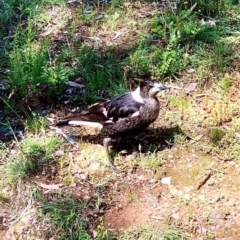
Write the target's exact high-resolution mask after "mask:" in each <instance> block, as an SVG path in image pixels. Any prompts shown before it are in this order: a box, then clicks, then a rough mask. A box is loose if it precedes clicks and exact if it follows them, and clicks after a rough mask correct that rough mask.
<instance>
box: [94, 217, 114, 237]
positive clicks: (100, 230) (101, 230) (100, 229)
mask: <svg viewBox="0 0 240 240" xmlns="http://www.w3.org/2000/svg"><path fill="white" fill-rule="evenodd" d="M97 239H98V240H115V239H116V236H115V234H114V233H112V232H110V231H109V230H107V229H106V228H105V227H104V223H103V218H102V217H100V218H99V223H98V226H97Z"/></svg>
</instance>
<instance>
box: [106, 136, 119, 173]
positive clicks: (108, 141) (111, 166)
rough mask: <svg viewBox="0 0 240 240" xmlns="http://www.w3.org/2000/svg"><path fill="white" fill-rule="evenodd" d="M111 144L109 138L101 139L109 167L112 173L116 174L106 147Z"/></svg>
mask: <svg viewBox="0 0 240 240" xmlns="http://www.w3.org/2000/svg"><path fill="white" fill-rule="evenodd" d="M111 142H112V139H111V138H104V139H103V146H104V149H105V151H106V154H107V158H108V165H109V167H110V168H111V169H112V171H113V172H117V170H116V168H115V166H114V165H113V163H112V158H111V156H110V153H109V149H108V147H109V145H110V144H111Z"/></svg>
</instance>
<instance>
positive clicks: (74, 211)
mask: <svg viewBox="0 0 240 240" xmlns="http://www.w3.org/2000/svg"><path fill="white" fill-rule="evenodd" d="M85 208H86V204H85V203H84V202H81V201H75V200H73V199H72V198H70V197H59V198H58V199H56V200H54V201H44V202H43V203H42V204H41V211H42V216H43V217H44V218H48V219H50V220H51V221H52V222H53V223H54V224H55V226H56V232H57V235H58V237H60V239H66V240H77V239H79V240H80V239H81V240H88V239H90V236H89V235H88V234H87V233H86V231H85V230H84V228H86V223H85V222H84V220H82V217H83V215H84V211H85Z"/></svg>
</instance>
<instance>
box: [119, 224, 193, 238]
mask: <svg viewBox="0 0 240 240" xmlns="http://www.w3.org/2000/svg"><path fill="white" fill-rule="evenodd" d="M118 239H119V240H128V239H129V240H132V239H138V240H149V239H151V240H170V239H171V240H187V239H190V238H189V237H188V236H187V235H186V234H185V233H183V232H182V231H181V230H180V229H178V228H176V227H174V226H170V225H162V226H160V227H159V226H141V227H136V228H133V229H130V230H126V231H124V232H122V233H121V235H120V237H119V238H118Z"/></svg>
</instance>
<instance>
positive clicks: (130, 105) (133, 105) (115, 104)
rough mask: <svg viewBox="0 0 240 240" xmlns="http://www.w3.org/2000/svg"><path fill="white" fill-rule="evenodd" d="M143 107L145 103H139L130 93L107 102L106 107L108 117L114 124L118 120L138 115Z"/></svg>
mask: <svg viewBox="0 0 240 240" xmlns="http://www.w3.org/2000/svg"><path fill="white" fill-rule="evenodd" d="M142 105H143V103H141V102H137V101H136V100H135V99H134V98H133V96H132V93H131V92H128V93H125V94H123V95H121V96H118V97H115V98H113V99H111V100H110V101H108V102H106V103H105V104H104V107H105V108H106V114H107V115H106V116H107V117H108V118H112V119H113V122H116V121H117V120H118V118H124V117H128V116H130V115H132V114H134V113H137V112H138V111H139V109H140V107H141V106H142Z"/></svg>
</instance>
